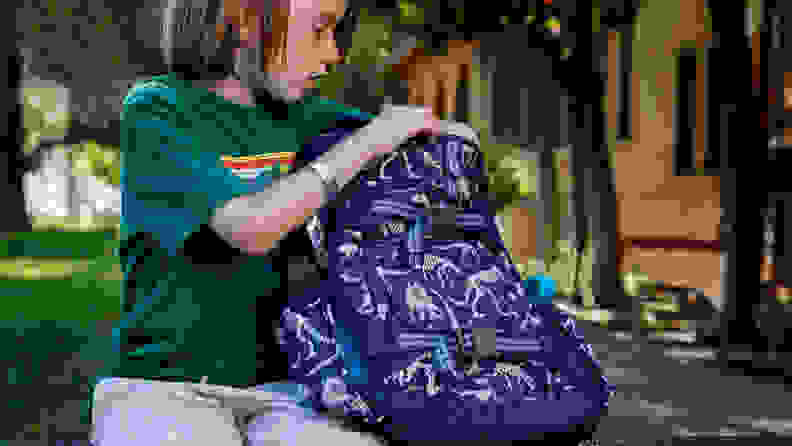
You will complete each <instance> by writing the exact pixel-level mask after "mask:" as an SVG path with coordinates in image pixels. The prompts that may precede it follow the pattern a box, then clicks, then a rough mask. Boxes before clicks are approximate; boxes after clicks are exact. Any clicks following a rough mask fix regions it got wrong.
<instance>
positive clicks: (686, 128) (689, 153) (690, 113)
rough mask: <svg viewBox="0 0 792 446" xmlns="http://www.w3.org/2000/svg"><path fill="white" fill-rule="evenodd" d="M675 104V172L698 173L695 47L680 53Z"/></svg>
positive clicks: (684, 173) (683, 173)
mask: <svg viewBox="0 0 792 446" xmlns="http://www.w3.org/2000/svg"><path fill="white" fill-rule="evenodd" d="M675 90H676V91H675V93H676V94H675V99H676V101H675V103H674V174H675V175H695V167H696V166H695V147H696V144H695V131H696V49H695V48H682V49H680V51H679V55H678V56H677V71H676V79H675Z"/></svg>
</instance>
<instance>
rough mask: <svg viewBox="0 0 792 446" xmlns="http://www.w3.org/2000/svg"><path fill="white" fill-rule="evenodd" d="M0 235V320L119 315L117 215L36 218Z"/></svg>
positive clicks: (86, 319)
mask: <svg viewBox="0 0 792 446" xmlns="http://www.w3.org/2000/svg"><path fill="white" fill-rule="evenodd" d="M33 225H34V231H33V232H30V233H16V234H11V235H10V236H8V237H6V238H4V239H2V240H0V254H5V255H0V295H2V296H3V299H4V305H3V311H2V312H0V320H5V321H9V320H28V321H30V320H69V321H80V322H94V321H99V320H106V319H108V318H112V319H115V318H117V317H118V313H119V310H120V302H121V279H122V274H121V267H120V263H119V258H118V256H117V248H118V240H117V236H116V235H115V234H117V228H118V219H117V218H115V219H112V218H97V219H92V220H87V219H69V218H66V219H64V218H53V217H49V218H47V217H45V218H36V219H34V221H33Z"/></svg>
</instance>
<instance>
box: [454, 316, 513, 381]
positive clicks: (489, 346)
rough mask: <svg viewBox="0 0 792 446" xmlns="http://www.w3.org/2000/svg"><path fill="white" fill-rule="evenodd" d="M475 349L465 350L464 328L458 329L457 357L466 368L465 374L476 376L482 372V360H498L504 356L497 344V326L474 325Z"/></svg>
mask: <svg viewBox="0 0 792 446" xmlns="http://www.w3.org/2000/svg"><path fill="white" fill-rule="evenodd" d="M472 335H473V336H472V339H471V340H472V343H473V351H472V352H471V353H467V352H465V336H464V333H463V332H462V328H457V329H456V338H457V357H458V358H459V360H460V362H461V365H462V366H463V368H464V370H465V375H467V376H476V375H478V374H479V373H481V366H480V364H479V361H481V360H498V359H500V358H501V357H503V353H502V352H499V351H498V349H497V347H496V344H495V337H496V330H495V327H473V333H472Z"/></svg>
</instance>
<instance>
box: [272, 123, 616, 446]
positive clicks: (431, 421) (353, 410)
mask: <svg viewBox="0 0 792 446" xmlns="http://www.w3.org/2000/svg"><path fill="white" fill-rule="evenodd" d="M365 124H366V122H365V121H360V120H357V119H346V120H342V121H340V122H339V123H338V127H336V128H334V129H332V130H330V131H327V132H324V133H322V134H321V135H320V136H319V137H316V138H314V139H313V140H311V141H310V143H308V144H306V145H305V147H304V148H303V151H302V152H301V153H300V154H299V156H298V160H297V162H296V163H295V166H294V169H298V168H300V167H301V166H303V165H305V164H306V163H308V162H310V161H312V160H313V159H316V158H317V157H318V156H320V155H321V154H322V153H324V152H325V151H326V150H327V149H328V148H329V147H331V146H332V145H334V144H336V143H337V142H338V141H340V140H341V139H343V138H344V137H345V136H347V135H349V134H351V133H353V132H354V131H355V130H356V129H358V128H360V127H362V126H363V125H365ZM460 129H461V130H458V131H453V130H451V131H449V134H444V135H439V136H432V137H423V136H419V137H415V138H412V139H411V140H409V141H407V142H406V143H405V144H403V145H402V146H400V147H399V148H398V149H397V150H395V151H394V152H393V153H391V154H389V155H388V156H385V157H382V158H379V159H377V160H375V161H373V162H372V163H370V164H369V165H368V166H367V167H366V168H364V169H363V170H362V172H361V173H360V174H359V175H358V176H357V177H356V178H355V179H353V180H352V181H351V182H350V183H349V184H348V185H347V186H346V187H345V188H344V190H342V191H341V192H340V193H339V195H338V196H337V198H336V200H334V202H333V203H331V204H330V205H328V206H326V207H324V208H322V209H320V210H319V212H318V213H317V215H316V216H314V217H313V218H312V219H310V221H309V222H308V224H307V229H308V233H309V235H310V237H311V240H312V242H313V246H314V248H315V250H316V258H317V259H318V263H319V264H320V265H321V267H322V268H324V272H325V276H324V280H322V282H321V285H320V286H318V287H316V288H313V289H309V290H308V291H307V292H304V293H301V294H300V295H294V296H289V303H288V306H287V307H286V308H285V309H284V310H283V313H282V316H281V321H280V323H281V330H280V333H281V335H280V343H281V348H282V349H284V350H285V351H286V352H287V354H288V356H289V364H290V371H291V377H292V378H293V379H294V380H295V381H297V382H299V383H302V384H304V385H305V386H306V387H307V388H308V389H310V392H309V394H310V395H311V396H310V397H309V399H308V400H307V404H310V405H312V406H313V407H315V408H317V409H319V410H320V411H330V412H331V413H332V414H336V415H340V416H343V417H346V418H350V417H351V418H353V419H359V420H362V421H363V422H365V423H369V424H374V425H379V426H382V427H384V428H385V430H386V431H389V432H390V435H392V436H394V437H395V438H398V439H405V440H419V439H420V440H462V439H464V440H507V441H513V440H525V439H530V438H544V439H547V438H548V437H547V435H550V434H551V433H555V434H558V435H567V436H569V438H570V441H573V442H575V443H576V442H577V441H578V439H579V438H585V436H586V435H588V436H590V431H591V430H592V426H594V425H596V423H597V421H598V420H599V418H600V417H601V416H602V415H604V414H605V412H606V411H607V406H608V398H609V396H610V395H611V393H612V391H613V388H612V386H611V385H610V384H608V382H607V379H606V378H605V376H604V375H603V373H602V368H601V367H600V365H599V363H598V362H597V361H596V359H595V358H594V357H593V354H592V351H591V347H590V346H589V345H588V344H586V343H585V342H584V340H583V338H582V336H581V334H580V333H579V332H578V331H577V329H576V327H575V323H574V321H573V319H571V317H570V316H569V315H567V314H565V313H563V312H561V311H559V310H558V309H556V308H555V307H554V306H553V305H552V304H551V303H549V302H548V301H549V299H546V298H544V299H542V298H540V297H539V296H537V295H535V294H532V292H531V290H530V289H529V288H527V287H526V286H524V284H523V282H522V281H521V280H520V275H519V273H518V272H517V269H516V268H515V266H514V264H513V263H512V261H511V257H510V255H509V253H508V252H507V249H506V247H505V246H504V243H503V241H502V239H501V236H500V233H499V232H498V229H497V226H496V223H495V218H494V213H493V212H492V211H491V209H490V206H489V200H488V195H487V192H486V185H487V177H486V170H485V166H484V162H483V158H482V153H481V151H480V150H479V147H478V144H477V139H476V136H475V133H474V132H473V131H472V130H471V129H469V128H468V127H466V126H460ZM534 293H535V291H534ZM580 435H583V437H580ZM564 438H566V437H564Z"/></svg>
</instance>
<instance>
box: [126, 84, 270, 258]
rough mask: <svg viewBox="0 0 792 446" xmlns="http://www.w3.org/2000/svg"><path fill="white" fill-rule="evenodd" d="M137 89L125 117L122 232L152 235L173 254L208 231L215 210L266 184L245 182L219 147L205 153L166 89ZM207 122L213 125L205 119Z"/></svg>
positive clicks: (262, 180)
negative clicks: (227, 164)
mask: <svg viewBox="0 0 792 446" xmlns="http://www.w3.org/2000/svg"><path fill="white" fill-rule="evenodd" d="M152 90H154V91H146V90H143V91H137V92H135V93H134V94H132V95H130V96H128V97H127V99H126V100H125V103H124V113H123V115H122V135H121V137H122V180H121V192H122V231H123V233H124V235H125V236H131V235H132V234H134V233H139V232H145V233H149V234H153V235H154V236H155V237H156V238H157V239H158V242H159V244H160V246H162V247H163V248H166V249H168V250H169V252H170V253H171V254H175V253H177V252H178V250H179V249H180V248H182V247H183V243H184V241H185V240H186V239H187V238H188V237H190V236H191V235H193V234H196V233H200V232H206V231H207V227H208V222H209V219H210V217H211V215H212V214H213V212H214V210H215V209H216V208H218V207H222V206H223V205H224V204H225V203H226V202H227V201H228V200H230V199H232V198H234V197H236V196H239V195H243V194H246V193H250V192H253V191H255V190H260V189H262V188H263V187H264V186H266V184H264V183H265V181H266V182H269V181H271V180H270V179H268V178H265V179H259V180H256V181H250V182H246V183H243V182H242V181H241V180H240V179H239V178H237V177H236V176H234V175H233V174H231V173H230V172H229V171H228V170H227V169H226V168H225V167H224V166H223V165H222V164H221V160H220V159H219V157H218V155H217V153H218V152H217V151H203V150H201V149H200V148H199V146H198V144H197V141H196V140H195V138H196V137H195V136H194V134H195V133H194V132H193V131H191V127H190V126H189V125H188V124H187V123H186V122H184V121H183V120H182V116H181V114H180V111H179V110H178V107H177V106H176V102H175V100H174V99H172V98H169V97H168V94H167V93H168V92H167V91H156V90H158V89H152ZM206 125H212V123H211V122H206Z"/></svg>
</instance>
